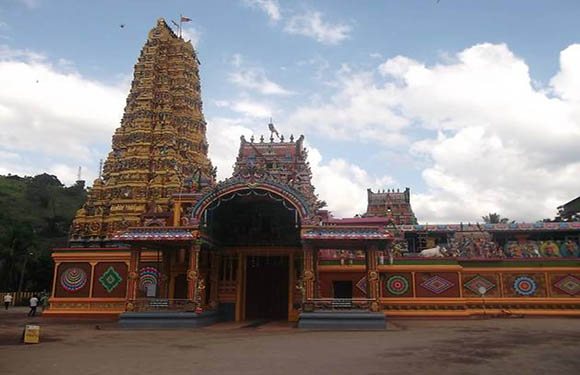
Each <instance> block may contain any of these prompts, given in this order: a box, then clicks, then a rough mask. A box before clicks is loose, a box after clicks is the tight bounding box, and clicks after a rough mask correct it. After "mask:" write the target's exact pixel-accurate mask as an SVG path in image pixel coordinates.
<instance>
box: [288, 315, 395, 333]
mask: <svg viewBox="0 0 580 375" xmlns="http://www.w3.org/2000/svg"><path fill="white" fill-rule="evenodd" d="M298 328H303V329H322V330H338V331H342V330H345V331H348V330H356V331H376V330H381V331H382V330H385V329H387V320H386V318H385V315H384V314H383V313H373V312H334V311H317V312H303V313H301V314H300V316H299V318H298Z"/></svg>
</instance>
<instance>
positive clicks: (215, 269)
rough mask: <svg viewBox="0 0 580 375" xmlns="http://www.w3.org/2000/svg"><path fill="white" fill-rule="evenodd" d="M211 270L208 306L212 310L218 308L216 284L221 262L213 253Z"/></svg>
mask: <svg viewBox="0 0 580 375" xmlns="http://www.w3.org/2000/svg"><path fill="white" fill-rule="evenodd" d="M210 256H211V266H210V267H211V268H210V271H209V282H210V286H209V288H210V289H209V305H210V306H211V307H212V308H217V306H218V283H219V265H220V262H221V257H220V256H219V255H217V254H216V253H215V252H212V253H211V255H210Z"/></svg>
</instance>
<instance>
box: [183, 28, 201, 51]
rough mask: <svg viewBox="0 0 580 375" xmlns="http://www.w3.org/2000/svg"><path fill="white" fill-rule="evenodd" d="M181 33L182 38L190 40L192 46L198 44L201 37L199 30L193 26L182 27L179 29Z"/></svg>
mask: <svg viewBox="0 0 580 375" xmlns="http://www.w3.org/2000/svg"><path fill="white" fill-rule="evenodd" d="M181 34H182V36H183V40H186V41H187V40H189V41H191V44H192V45H193V46H194V47H197V46H198V45H199V41H200V39H201V32H200V31H199V30H198V29H196V28H194V27H184V28H182V29H181Z"/></svg>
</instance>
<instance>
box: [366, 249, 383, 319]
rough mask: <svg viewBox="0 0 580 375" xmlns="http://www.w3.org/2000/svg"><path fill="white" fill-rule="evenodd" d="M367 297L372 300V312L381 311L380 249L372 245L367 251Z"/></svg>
mask: <svg viewBox="0 0 580 375" xmlns="http://www.w3.org/2000/svg"><path fill="white" fill-rule="evenodd" d="M366 253H367V254H366V255H367V256H366V275H367V297H368V298H369V299H371V300H372V301H371V305H370V309H371V311H375V312H376V311H379V306H380V305H379V297H380V289H379V288H380V279H379V272H378V259H377V258H378V249H377V245H375V244H372V245H370V246H369V247H368V248H367V250H366Z"/></svg>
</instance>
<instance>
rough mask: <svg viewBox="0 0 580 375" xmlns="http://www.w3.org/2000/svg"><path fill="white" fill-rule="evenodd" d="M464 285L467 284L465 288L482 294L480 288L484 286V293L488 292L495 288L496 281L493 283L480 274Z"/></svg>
mask: <svg viewBox="0 0 580 375" xmlns="http://www.w3.org/2000/svg"><path fill="white" fill-rule="evenodd" d="M463 285H464V286H465V288H467V289H469V290H470V291H472V292H473V293H475V294H477V295H481V292H480V288H482V287H483V288H485V293H483V294H484V295H485V294H487V292H489V291H490V290H492V289H493V288H495V284H494V283H492V282H491V281H489V280H488V279H486V278H485V277H483V276H480V275H476V276H475V277H474V278H472V279H471V280H469V281H468V282H466V283H465V284H463Z"/></svg>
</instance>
